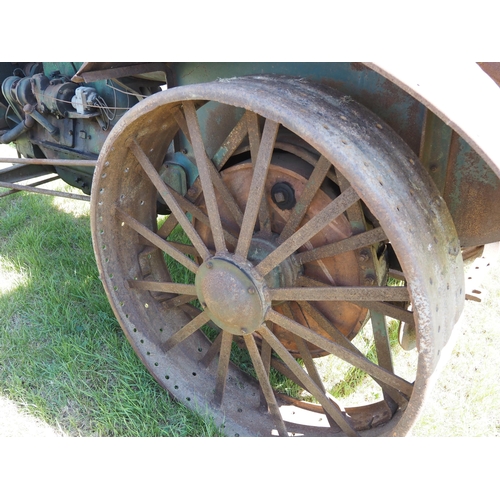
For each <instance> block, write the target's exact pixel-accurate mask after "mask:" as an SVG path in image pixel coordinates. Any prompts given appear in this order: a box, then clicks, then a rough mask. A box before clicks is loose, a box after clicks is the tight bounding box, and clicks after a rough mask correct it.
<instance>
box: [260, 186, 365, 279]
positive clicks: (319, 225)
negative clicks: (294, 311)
mask: <svg viewBox="0 0 500 500" xmlns="http://www.w3.org/2000/svg"><path fill="white" fill-rule="evenodd" d="M358 200H359V196H358V194H357V193H356V191H354V189H353V188H352V187H351V188H348V189H347V190H345V191H344V192H343V193H342V194H341V195H340V196H338V197H337V198H335V199H334V200H333V201H332V202H331V203H329V204H328V205H327V206H326V207H325V208H324V209H323V210H322V211H321V212H319V213H318V214H317V215H315V216H314V217H313V218H312V219H311V220H310V221H309V222H307V223H306V224H304V225H303V226H302V227H301V228H300V229H299V230H298V231H297V232H296V233H294V234H293V235H292V236H290V238H288V239H287V240H285V241H284V242H283V243H282V244H281V245H280V246H279V247H278V248H277V249H276V250H274V251H273V252H271V253H270V254H269V255H268V256H267V257H266V258H265V259H264V260H262V261H261V262H260V263H259V265H258V266H257V267H256V269H257V271H258V272H259V273H260V274H261V275H262V276H265V275H266V274H268V273H269V272H270V271H272V270H273V269H274V268H275V267H276V266H277V265H278V264H280V263H281V262H282V261H284V260H285V259H286V258H287V257H288V256H289V255H290V254H292V253H293V252H295V250H297V249H298V248H299V247H301V246H302V245H304V244H305V243H306V242H307V241H309V240H310V239H311V238H312V237H313V236H314V235H315V234H317V233H318V232H319V231H321V230H322V229H323V228H324V227H325V226H326V225H328V224H329V223H330V222H331V221H332V220H335V219H336V218H337V217H338V216H340V215H341V214H342V213H343V212H345V210H346V209H347V208H349V207H350V206H351V205H352V204H353V203H356V202H357V201H358Z"/></svg>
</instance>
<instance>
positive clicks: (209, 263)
mask: <svg viewBox="0 0 500 500" xmlns="http://www.w3.org/2000/svg"><path fill="white" fill-rule="evenodd" d="M212 267H214V264H213V262H210V261H208V262H207V268H208V269H212Z"/></svg>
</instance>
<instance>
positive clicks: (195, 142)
mask: <svg viewBox="0 0 500 500" xmlns="http://www.w3.org/2000/svg"><path fill="white" fill-rule="evenodd" d="M183 106H184V114H185V117H186V122H187V126H188V129H189V135H190V137H191V145H192V146H193V152H194V156H195V158H196V165H197V167H198V172H199V174H200V179H201V185H202V187H203V195H204V198H205V203H206V205H207V212H208V218H209V219H210V228H211V230H212V235H213V237H214V243H215V249H216V251H217V252H226V251H227V247H226V241H225V240H224V231H223V228H222V221H221V218H220V214H219V207H218V206H217V199H216V197H215V190H214V186H213V184H212V179H211V177H212V176H211V172H210V171H211V162H210V160H209V158H208V156H207V152H206V151H205V145H204V144H203V138H202V136H201V130H200V124H199V123H198V117H197V115H196V110H195V108H194V104H193V103H192V102H190V101H187V102H185V103H184V105H183ZM212 167H213V165H212Z"/></svg>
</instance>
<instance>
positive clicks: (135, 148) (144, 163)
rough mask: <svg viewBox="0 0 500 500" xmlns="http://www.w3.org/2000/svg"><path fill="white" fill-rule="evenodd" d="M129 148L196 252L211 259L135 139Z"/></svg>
mask: <svg viewBox="0 0 500 500" xmlns="http://www.w3.org/2000/svg"><path fill="white" fill-rule="evenodd" d="M129 148H130V150H131V151H132V153H133V154H134V156H135V157H136V158H137V160H138V161H139V163H140V165H141V167H142V168H143V170H144V172H145V173H146V175H147V176H148V177H149V179H150V181H151V182H152V183H153V185H154V186H155V187H156V189H157V190H158V192H159V193H160V196H161V197H162V198H163V199H164V200H165V203H166V204H167V205H168V207H169V208H170V210H172V212H173V214H174V215H175V218H176V219H177V222H178V223H179V224H180V225H181V227H182V229H184V232H185V233H186V235H187V237H188V238H189V239H190V240H191V242H192V243H193V245H194V246H195V248H196V250H198V252H199V254H200V255H201V257H202V258H203V260H207V259H209V258H210V257H211V253H210V252H209V250H208V248H207V247H206V246H205V243H204V242H203V240H202V239H201V238H200V235H199V234H198V233H197V232H196V230H195V229H194V227H193V225H192V224H191V221H190V220H189V219H188V218H187V217H186V214H185V213H184V211H183V210H182V208H181V207H180V206H179V204H178V203H177V201H176V199H175V197H174V196H173V195H172V192H171V190H170V188H169V187H168V186H167V185H166V184H165V183H164V182H163V180H162V178H161V177H160V174H159V173H158V172H157V171H156V169H155V167H154V166H153V164H152V163H151V161H150V160H149V158H148V156H147V155H146V153H145V152H144V151H143V149H142V148H141V147H140V146H139V144H138V143H137V141H136V140H135V139H133V140H132V141H131V142H130V143H129Z"/></svg>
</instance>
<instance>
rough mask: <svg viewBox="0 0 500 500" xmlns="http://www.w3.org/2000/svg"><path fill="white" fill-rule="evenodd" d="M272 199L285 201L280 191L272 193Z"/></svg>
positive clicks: (279, 201)
mask: <svg viewBox="0 0 500 500" xmlns="http://www.w3.org/2000/svg"><path fill="white" fill-rule="evenodd" d="M274 199H275V200H276V202H277V203H281V202H283V201H285V195H284V194H283V193H282V192H281V191H278V192H277V193H276V194H275V195H274Z"/></svg>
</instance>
